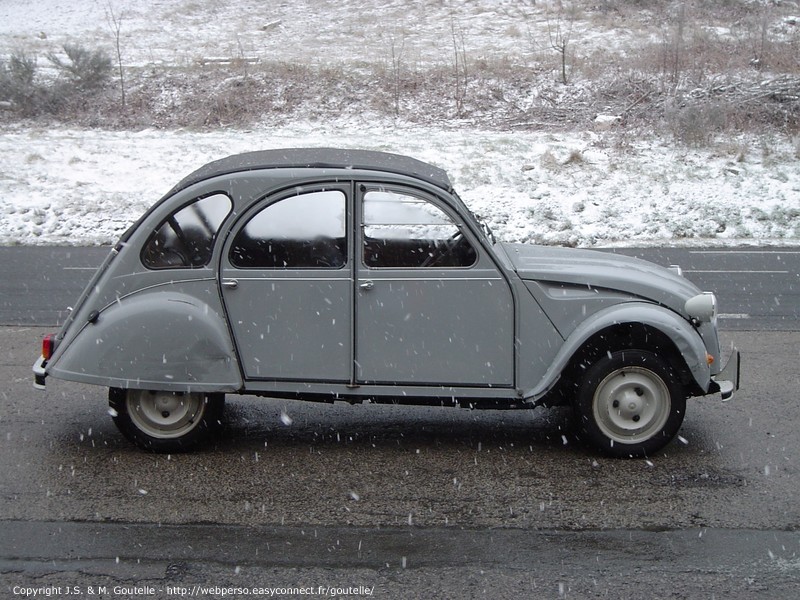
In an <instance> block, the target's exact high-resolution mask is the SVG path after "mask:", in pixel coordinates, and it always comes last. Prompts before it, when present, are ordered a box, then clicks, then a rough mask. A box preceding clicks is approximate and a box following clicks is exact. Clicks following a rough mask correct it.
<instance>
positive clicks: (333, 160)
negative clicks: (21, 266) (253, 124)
mask: <svg viewBox="0 0 800 600" xmlns="http://www.w3.org/2000/svg"><path fill="white" fill-rule="evenodd" d="M279 168H324V169H364V170H368V171H386V172H389V173H395V174H400V175H410V176H412V177H416V178H418V179H421V180H423V181H426V182H428V183H431V184H433V185H435V186H437V187H440V188H443V189H445V190H450V189H451V187H452V184H451V183H450V178H449V177H448V176H447V173H446V172H445V171H444V170H442V169H440V168H439V167H435V166H433V165H430V164H428V163H425V162H422V161H420V160H416V159H414V158H410V157H408V156H402V155H400V154H390V153H388V152H376V151H372V150H347V149H336V148H287V149H278V150H259V151H257V152H247V153H245V154H235V155H233V156H229V157H227V158H223V159H220V160H216V161H214V162H211V163H208V164H207V165H204V166H202V167H200V168H199V169H198V170H197V171H195V172H194V173H192V174H191V175H189V176H188V177H186V178H185V179H183V181H181V182H180V183H179V184H178V185H177V186H176V187H175V189H174V190H173V192H175V191H177V190H178V189H183V188H185V187H188V186H190V185H192V184H194V183H197V182H199V181H203V180H204V179H209V178H211V177H216V176H218V175H227V174H231V173H240V172H244V171H253V170H256V169H279Z"/></svg>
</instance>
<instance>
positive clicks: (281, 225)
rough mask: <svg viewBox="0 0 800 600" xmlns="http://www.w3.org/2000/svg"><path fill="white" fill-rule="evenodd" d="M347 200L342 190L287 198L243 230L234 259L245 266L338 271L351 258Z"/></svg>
mask: <svg viewBox="0 0 800 600" xmlns="http://www.w3.org/2000/svg"><path fill="white" fill-rule="evenodd" d="M346 214H347V213H346V198H345V195H344V193H343V192H341V191H338V190H328V191H317V192H309V193H306V194H300V195H297V196H291V197H289V198H284V199H283V200H279V201H278V202H275V203H273V204H270V205H268V206H266V207H265V208H263V209H262V210H260V211H259V212H258V213H256V214H255V215H254V216H253V217H252V218H251V219H250V220H249V221H248V222H247V224H246V225H245V226H244V227H243V228H242V229H241V231H239V233H238V234H237V235H236V238H235V239H234V240H233V244H232V246H231V250H230V261H231V264H232V265H233V266H234V267H238V268H242V269H339V268H341V267H343V266H344V265H345V263H346V262H347V236H346V235H345V222H346Z"/></svg>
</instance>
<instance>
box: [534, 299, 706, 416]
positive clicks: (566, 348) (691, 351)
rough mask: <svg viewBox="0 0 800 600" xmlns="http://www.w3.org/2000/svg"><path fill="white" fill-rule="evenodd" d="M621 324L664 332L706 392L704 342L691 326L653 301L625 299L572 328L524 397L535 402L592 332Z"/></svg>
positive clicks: (698, 384) (551, 384)
mask: <svg viewBox="0 0 800 600" xmlns="http://www.w3.org/2000/svg"><path fill="white" fill-rule="evenodd" d="M625 324H640V325H645V326H648V327H652V328H654V329H657V330H659V331H660V332H662V333H663V334H664V335H666V336H667V337H668V338H669V339H670V340H671V341H672V342H673V343H674V344H675V347H676V348H677V350H678V352H679V353H680V355H681V357H682V359H683V360H684V362H685V363H686V367H687V369H688V370H689V372H690V373H691V375H692V378H693V379H694V381H695V383H696V384H697V386H698V387H699V388H700V389H702V390H704V391H708V389H709V386H710V384H711V368H710V366H709V364H708V360H707V351H706V346H705V343H704V342H703V339H702V338H701V337H700V334H699V333H698V332H697V331H696V330H695V329H694V327H692V325H691V324H690V323H689V322H688V321H686V319H684V318H683V317H681V316H680V315H678V314H676V313H674V312H672V311H671V310H669V309H667V308H664V307H662V306H659V305H657V304H649V303H646V302H625V303H622V304H617V305H614V306H611V307H609V308H606V309H603V310H601V311H598V312H596V313H595V314H593V315H591V316H590V317H588V318H587V319H586V320H585V321H583V322H582V323H581V324H580V325H579V326H578V327H577V328H575V330H574V331H573V332H572V333H571V334H570V336H569V337H568V338H567V339H566V340H565V342H564V344H563V346H562V347H561V349H560V350H559V351H558V353H557V354H556V357H555V359H554V360H553V362H552V364H551V365H550V368H549V369H548V370H547V372H546V373H545V375H544V377H543V378H542V380H541V381H540V382H539V383H538V384H537V385H536V386H535V387H534V388H531V389H529V390H524V391H523V395H524V397H525V399H527V400H533V401H536V400H538V399H540V398H541V397H542V396H544V395H545V394H546V393H547V392H548V391H549V390H550V389H551V388H552V387H553V386H554V385H555V384H556V382H557V381H558V379H559V377H560V375H561V372H562V371H563V370H564V369H565V368H566V367H567V365H568V364H569V362H570V360H571V359H572V357H573V356H574V355H575V354H576V353H577V352H578V351H579V350H580V349H581V348H582V347H583V346H584V344H586V342H587V341H588V340H589V339H590V338H591V337H592V336H593V335H595V334H596V333H598V332H600V331H602V330H604V329H607V328H608V327H613V326H616V325H625ZM645 349H646V348H645Z"/></svg>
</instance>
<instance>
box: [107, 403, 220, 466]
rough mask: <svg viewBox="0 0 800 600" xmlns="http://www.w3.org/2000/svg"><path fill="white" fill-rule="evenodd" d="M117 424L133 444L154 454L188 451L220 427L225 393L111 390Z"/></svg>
mask: <svg viewBox="0 0 800 600" xmlns="http://www.w3.org/2000/svg"><path fill="white" fill-rule="evenodd" d="M108 404H109V406H110V407H111V415H112V417H113V419H114V423H115V424H116V426H117V427H118V428H119V430H120V431H121V432H122V434H123V435H124V436H125V437H126V438H128V440H130V441H131V442H133V443H134V444H136V445H137V446H139V447H140V448H143V449H145V450H150V451H152V452H185V451H187V450H190V449H192V448H194V447H195V446H197V445H198V444H199V443H201V442H203V441H205V439H206V438H208V436H209V435H210V434H211V433H212V432H213V431H214V430H216V429H217V428H218V427H219V424H220V421H221V418H222V411H223V407H224V404H225V395H224V394H204V393H198V392H192V393H182V392H159V391H150V390H123V389H119V388H111V389H110V390H109V392H108Z"/></svg>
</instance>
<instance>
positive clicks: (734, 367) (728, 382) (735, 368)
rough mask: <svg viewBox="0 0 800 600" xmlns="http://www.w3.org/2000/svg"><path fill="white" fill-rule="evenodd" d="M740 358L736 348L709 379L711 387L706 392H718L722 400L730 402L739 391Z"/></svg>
mask: <svg viewBox="0 0 800 600" xmlns="http://www.w3.org/2000/svg"><path fill="white" fill-rule="evenodd" d="M741 366H742V358H741V355H740V354H739V350H737V349H736V348H734V349H733V352H731V355H730V357H729V358H728V362H727V363H726V365H725V366H724V367H723V368H722V370H721V371H720V372H719V374H717V375H715V376H714V377H712V378H711V387H710V388H709V390H708V392H709V393H710V394H711V393H715V392H719V393H720V395H721V396H722V399H723V400H730V399H731V398H733V394H734V393H735V392H736V391H737V390H738V389H739V373H740V372H741Z"/></svg>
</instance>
